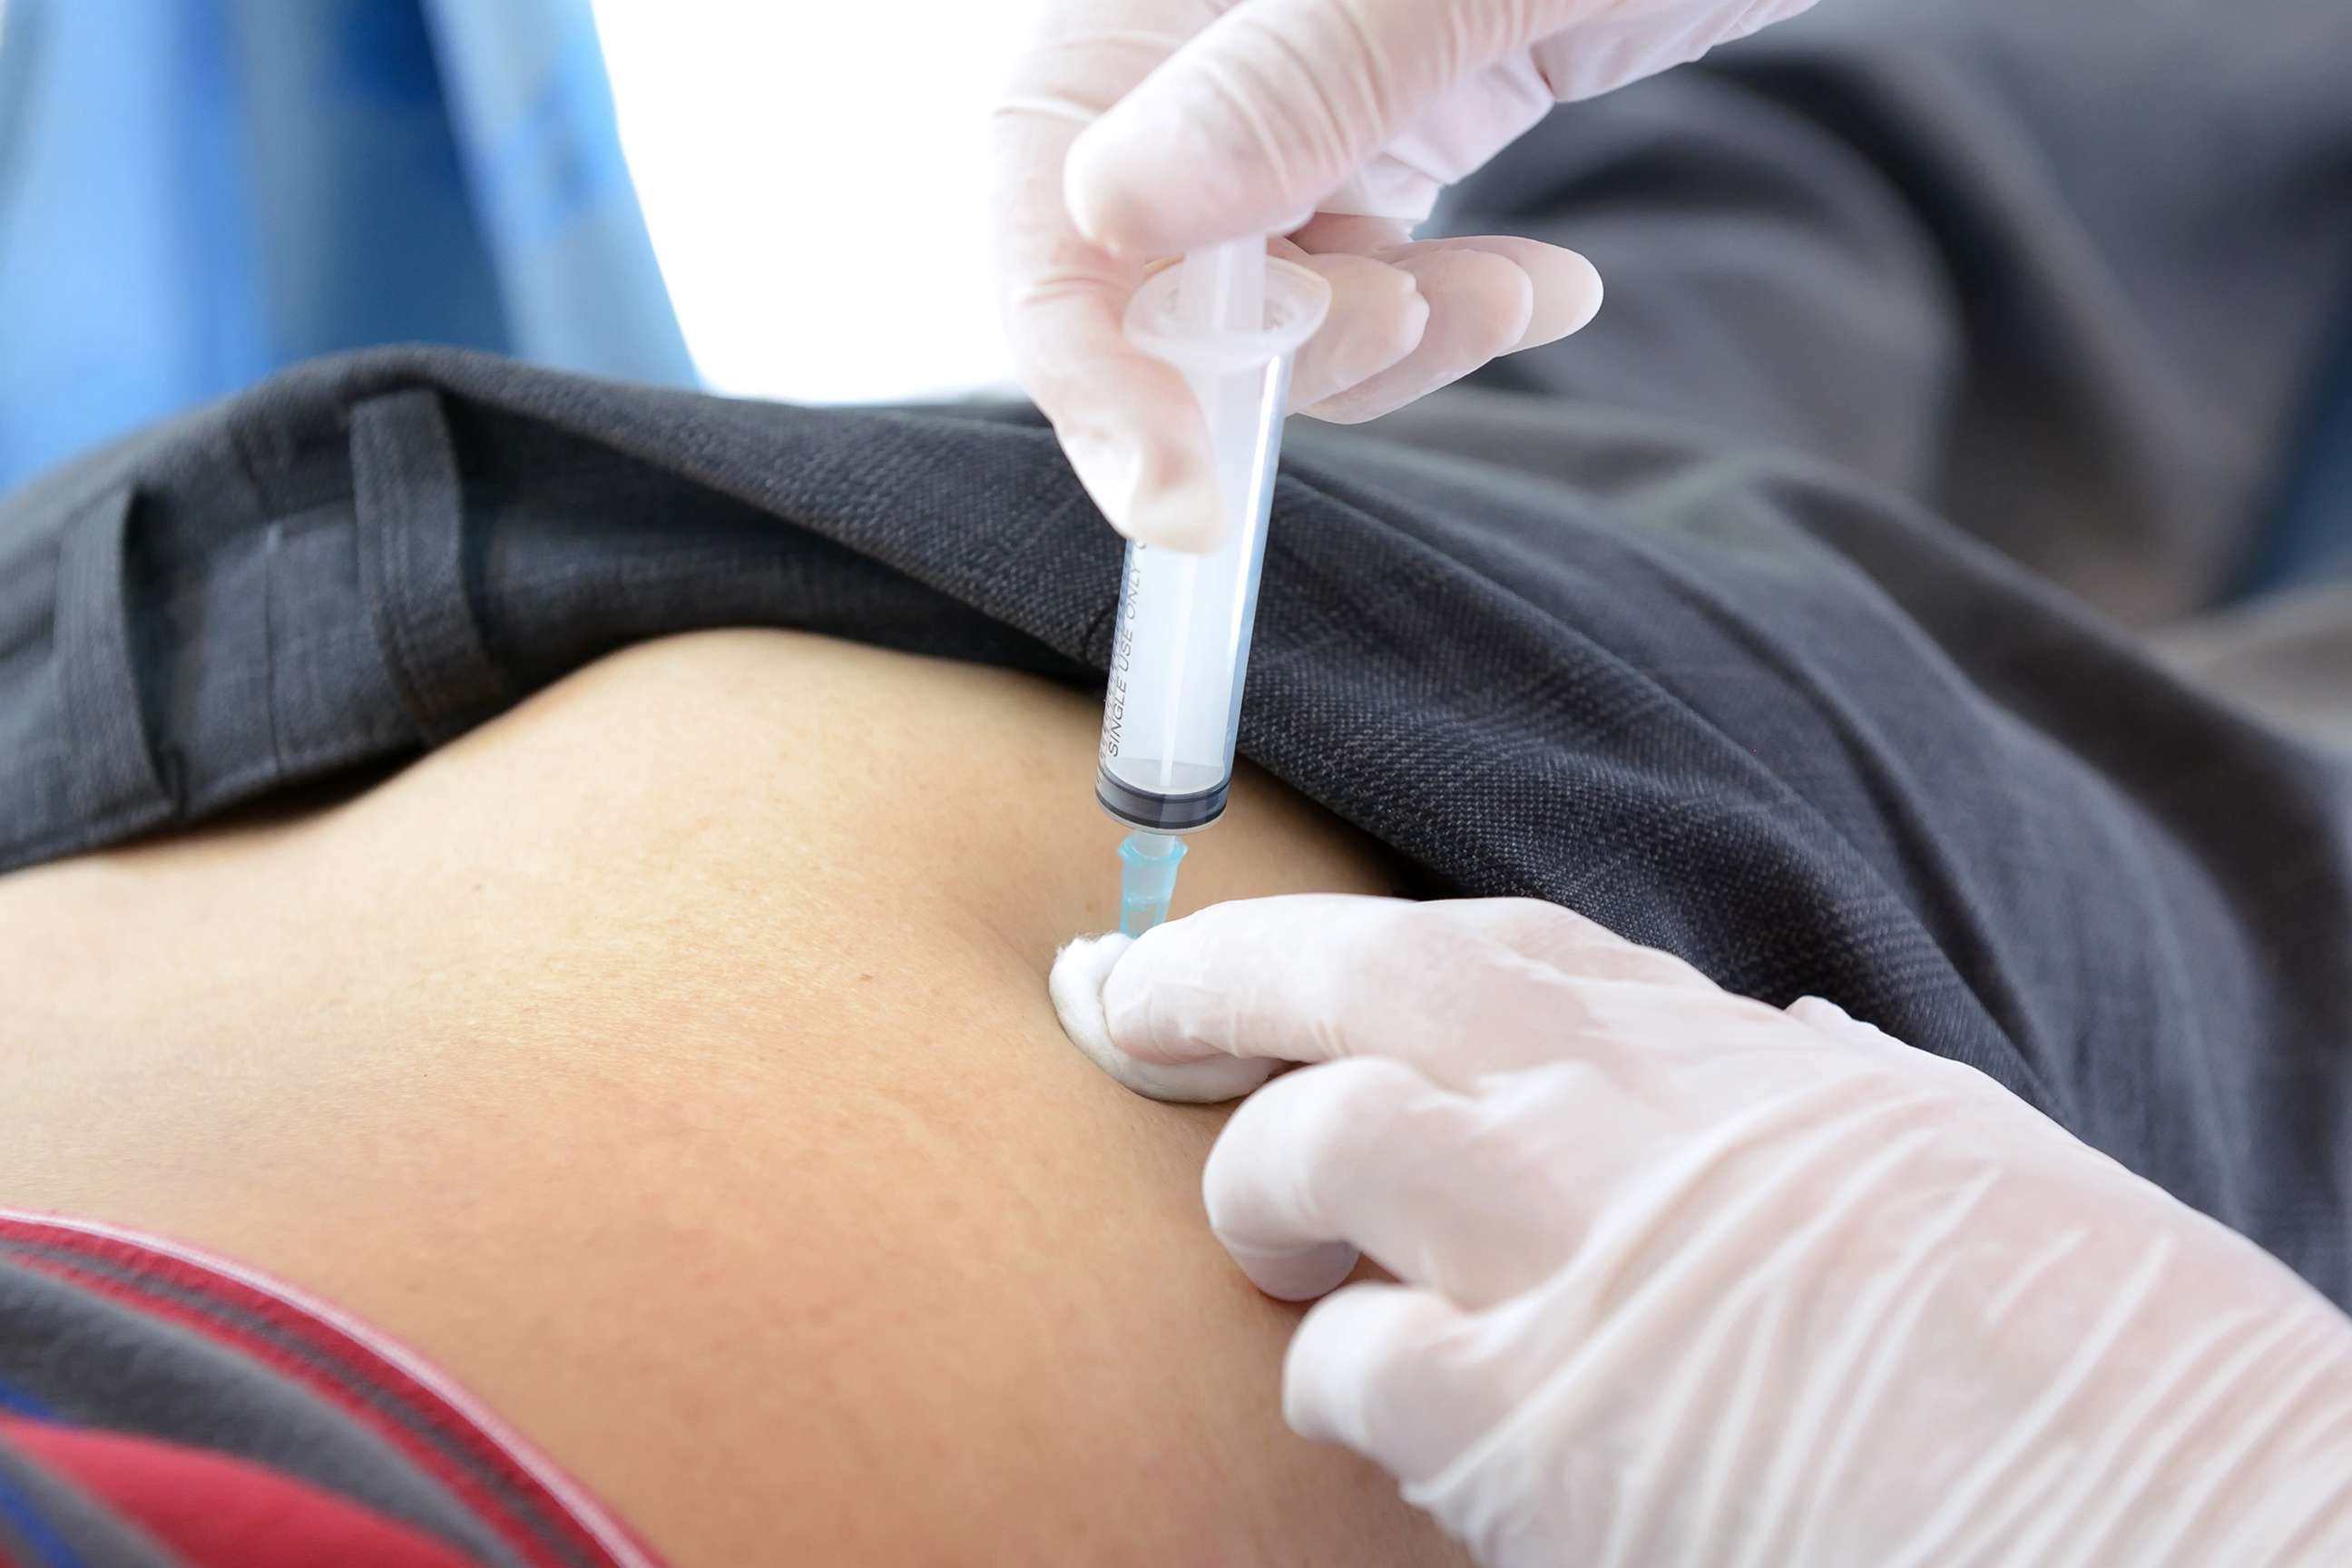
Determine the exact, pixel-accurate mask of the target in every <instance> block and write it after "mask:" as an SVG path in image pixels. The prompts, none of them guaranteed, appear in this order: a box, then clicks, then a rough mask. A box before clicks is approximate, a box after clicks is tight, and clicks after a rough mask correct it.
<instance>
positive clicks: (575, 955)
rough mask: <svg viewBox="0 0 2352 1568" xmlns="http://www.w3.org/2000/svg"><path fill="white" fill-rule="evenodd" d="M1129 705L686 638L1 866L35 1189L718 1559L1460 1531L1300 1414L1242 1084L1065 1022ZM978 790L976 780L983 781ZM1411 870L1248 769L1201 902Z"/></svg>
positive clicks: (9, 1162)
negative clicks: (242, 1265)
mask: <svg viewBox="0 0 2352 1568" xmlns="http://www.w3.org/2000/svg"><path fill="white" fill-rule="evenodd" d="M1098 720H1099V710H1098V709H1097V708H1096V707H1095V705H1093V704H1092V703H1090V702H1088V701H1087V700H1086V699H1085V698H1083V697H1082V696H1079V695H1076V694H1073V693H1070V692H1066V691H1064V690H1061V689H1056V688H1054V687H1052V686H1050V685H1047V684H1045V683H1044V682H1040V681H1036V680H1033V679H1028V678H1025V677H1021V676H1016V675H1012V674H1007V673H1004V672H1001V671H990V670H983V669H978V668H969V667H962V666H955V665H946V664H940V663H935V662H931V661H926V660H920V659H915V658H908V657H905V656H900V655H893V654H887V653H882V652H877V651H875V650H872V649H866V648H859V647H851V646H848V645H845V644H839V643H833V642H828V641H824V640H822V639H818V638H813V637H797V636H792V635H788V634H782V633H772V632H730V633H719V634H709V635H704V636H698V637H687V638H679V639H675V640H672V641H669V642H665V643H657V644H651V645H646V646H645V647H639V648H635V649H632V650H630V651H628V652H626V653H624V654H621V655H618V656H616V657H614V658H610V659H607V660H605V661H604V662H603V663H601V664H599V665H597V666H594V667H593V668H590V669H588V670H585V671H583V672H582V673H581V674H579V675H577V676H575V677H573V678H572V679H570V680H567V681H565V682H563V683H562V684H561V685H560V686H558V687H556V688H554V689H551V690H549V691H547V692H545V693H542V694H541V696H540V697H538V698H536V699H534V700H532V701H530V702H529V703H527V704H525V705H524V706H523V707H521V708H520V709H519V710H516V711H515V712H513V713H511V714H509V715H508V716H507V717H505V718H503V719H500V720H499V721H496V722H494V723H492V724H490V725H488V726H486V727H484V728H483V729H482V730H481V731H478V732H476V733H475V734H473V735H471V736H468V737H467V738H466V739H465V740H463V741H461V742H458V743H457V744H456V745H454V746H451V747H449V748H447V749H446V750H445V751H443V752H439V753H436V755H434V756H432V757H430V758H428V759H426V760H425V761H424V762H422V763H417V764H416V765H415V766H413V767H411V768H409V769H407V770H405V771H404V772H403V773H399V774H397V775H395V776H394V777H393V778H391V779H390V780H388V781H386V782H384V783H383V784H379V785H377V786H376V787H374V788H373V789H371V790H369V791H367V792H366V793H364V794H362V795H358V796H356V797H354V798H352V799H351V800H348V801H345V802H343V803H341V804H339V805H331V806H329V807H326V808H323V809H320V810H316V811H313V812H310V813H308V814H306V815H303V816H298V817H294V818H291V819H288V820H280V821H276V822H269V823H255V824H247V825H244V826H236V827H232V828H225V829H218V830H214V831H209V832H205V833H199V834H193V835H187V836H184V837H179V838H176V839H173V840H169V841H165V842H162V843H158V844H154V845H151V846H145V847H137V848H133V849H129V850H124V851H120V852H116V853H111V854H107V855H100V856H93V857H87V858H82V859H79V860H76V861H71V862H68V863H65V864H62V865H58V866H55V867H48V868H39V869H37V870H34V871H30V872H25V873H20V874H18V875H16V876H14V877H10V878H6V879H0V995H5V996H7V997H9V998H11V1005H10V1007H9V1008H8V1009H7V1015H6V1017H5V1021H0V1104H5V1105H6V1106H7V1107H8V1108H9V1110H8V1112H7V1116H6V1131H7V1137H6V1138H5V1140H0V1203H7V1204H12V1205H22V1206H27V1207H34V1208H45V1209H51V1210H56V1211H58V1212H61V1213H68V1214H73V1215H83V1216H86V1217H91V1218H97V1219H103V1220H108V1221H112V1222H115V1223H119V1224H126V1225H131V1226H141V1227H144V1228H148V1229H152V1230H154V1231H159V1232H162V1233H163V1234H166V1235H170V1236H174V1237H182V1238H184V1239H186V1240H189V1241H192V1242H194V1243H196V1244H198V1245H201V1246H204V1247H210V1248H213V1249H215V1250H217V1251H220V1252H223V1253H225V1254H226V1255H228V1256H230V1257H233V1258H238V1259H241V1260H244V1261H246V1262H248V1263H252V1264H255V1265H257V1266H259V1267H261V1268H266V1269H268V1270H270V1271H271V1272H274V1273H276V1274H278V1275H279V1276H281V1277H282V1278H285V1279H289V1280H291V1281H293V1282H294V1283H296V1284H298V1285H300V1286H303V1287H305V1288H307V1289H310V1290H313V1291H315V1292H317V1293H319V1294H320V1295H322V1296H324V1297H326V1298H327V1299H329V1300H333V1301H335V1302H337V1303H339V1304H341V1305H342V1306H345V1307H347V1308H349V1309H351V1310H354V1311H356V1312H357V1313H359V1314H360V1315H361V1316H362V1317H364V1318H367V1319H369V1320H370V1321H373V1322H374V1323H376V1324H377V1325H379V1326H381V1327H383V1329H385V1330H387V1331H390V1332H392V1333H394V1334H395V1335H397V1336H398V1337H400V1338H402V1339H404V1340H405V1341H407V1342H409V1343H411V1344H413V1345H415V1346H416V1347H417V1348H418V1349H419V1350H421V1351H422V1352H425V1354H426V1355H428V1356H430V1357H431V1358H433V1359H434V1360H435V1361H436V1362H438V1363H440V1364H442V1365H443V1366H444V1367H446V1368H447V1369H448V1370H449V1371H450V1372H452V1373H455V1374H456V1375H457V1377H458V1378H459V1379H460V1380H461V1381H462V1382H464V1383H466V1384H467V1385H468V1386H469V1387H470V1388H471V1389H472V1390H473V1391H474V1392H475V1393H476V1394H478V1395H480V1396H481V1397H483V1398H484V1399H486V1400H487V1401H488V1403H489V1404H490V1405H492V1407H494V1408H495V1409H497V1410H498V1411H499V1412H500V1414H501V1415H504V1416H505V1417H507V1418H508V1419H509V1420H510V1421H512V1422H513V1423H514V1424H515V1425H516V1426H519V1427H520V1429H521V1430H522V1431H523V1432H524V1433H525V1434H526V1435H528V1436H530V1437H531V1438H532V1439H533V1440H534V1441H536V1442H537V1443H539V1444H540V1445H541V1446H542V1447H545V1448H547V1449H548V1450H549V1451H550V1452H551V1453H552V1454H553V1455H554V1456H555V1457H556V1458H558V1459H559V1460H561V1461H562V1463H564V1464H565V1465H566V1466H567V1467H568V1468H570V1469H571V1470H572V1472H573V1473H574V1474H575V1475H577V1476H578V1477H580V1478H581V1479H583V1481H585V1482H586V1483H587V1484H588V1486H589V1487H590V1489H593V1491H595V1492H596V1493H597V1494H598V1495H599V1496H601V1497H602V1498H603V1499H604V1500H606V1501H607V1502H608V1503H609V1504H610V1505H612V1506H613V1507H614V1509H616V1510H618V1511H619V1512H620V1513H621V1514H622V1515H624V1516H625V1518H627V1519H628V1520H629V1521H631V1522H632V1523H633V1524H634V1525H635V1526H636V1527H637V1528H638V1529H639V1530H641V1531H643V1532H644V1533H646V1535H647V1536H648V1537H649V1538H650V1539H651V1540H652V1541H653V1542H654V1543H655V1544H656V1546H657V1547H658V1548H659V1549H661V1550H662V1551H663V1552H666V1553H667V1554H668V1555H669V1556H670V1557H671V1559H672V1560H673V1561H674V1562H676V1563H679V1564H682V1565H687V1568H694V1565H698V1564H704V1563H709V1564H736V1563H755V1562H837V1563H910V1562H935V1561H946V1560H950V1559H952V1560H956V1561H1006V1562H1013V1561H1018V1562H1024V1563H1036V1562H1056V1563H1060V1562H1068V1563H1077V1562H1085V1563H1110V1562H1135V1563H1243V1562H1251V1563H1257V1562H1263V1563H1335V1564H1337V1563H1348V1564H1354V1563H1424V1562H1455V1561H1460V1559H1459V1557H1458V1556H1457V1555H1456V1554H1455V1553H1454V1551H1453V1549H1452V1548H1451V1547H1450V1546H1449V1545H1448V1544H1447V1543H1445V1542H1444V1541H1443V1540H1442V1538H1440V1537H1439V1536H1438V1534H1437V1533H1436V1531H1434V1529H1433V1527H1432V1526H1431V1525H1429V1523H1428V1522H1427V1521H1425V1520H1424V1519H1423V1518H1422V1517H1421V1516H1420V1515H1418V1514H1416V1513H1415V1512H1413V1511H1412V1510H1410V1509H1408V1508H1407V1507H1405V1505H1404V1504H1402V1502H1401V1501H1400V1500H1398V1499H1397V1497H1396V1494H1395V1488H1394V1485H1393V1483H1391V1481H1389V1480H1388V1479H1386V1478H1385V1477H1383V1476H1381V1475H1380V1474H1379V1473H1378V1472H1376V1471H1374V1470H1372V1469H1370V1468H1368V1467H1366V1466H1364V1465H1362V1464H1360V1462H1358V1461H1356V1460H1355V1459H1353V1458H1350V1457H1349V1456H1347V1455H1345V1454H1343V1453H1341V1452H1339V1451H1338V1450H1336V1449H1331V1448H1327V1447H1312V1446H1309V1445H1307V1444H1305V1443H1302V1442H1299V1441H1298V1440H1297V1439H1296V1438H1294V1437H1292V1436H1290V1435H1289V1434H1288V1433H1287V1432H1286V1430H1284V1428H1283V1427H1282V1425H1281V1421H1280V1415H1279V1410H1278V1405H1277V1399H1278V1389H1279V1366H1280V1359H1281V1352H1282V1348H1283V1345H1284V1343H1285V1342H1286V1339H1287V1336H1288V1332H1289V1330H1290V1328H1291V1326H1292V1324H1293V1323H1294V1322H1295V1321H1296V1313H1295V1312H1294V1311H1293V1310H1291V1309H1287V1308H1284V1307H1281V1306H1277V1305H1276V1304H1275V1303H1273V1302H1270V1301H1267V1300H1265V1299H1263V1298H1261V1297H1259V1296H1258V1295H1257V1294H1256V1293H1255V1291H1253V1290H1252V1289H1250V1288H1249V1286H1248V1285H1247V1284H1246V1283H1245V1282H1244V1280H1243V1279H1242V1278H1241V1276H1240V1275H1239V1274H1238V1273H1236V1272H1235V1271H1234V1269H1233V1268H1232V1267H1231V1266H1230V1264H1229V1263H1228V1262H1227V1261H1226V1259H1225V1258H1224V1257H1223V1254H1222V1253H1221V1252H1220V1251H1219V1250H1218V1248H1217V1247H1216V1246H1215V1244H1214V1242H1213V1240H1212V1239H1211V1237H1209V1235H1208V1232H1207V1228H1206V1226H1204V1225H1203V1224H1202V1219H1201V1215H1200V1201H1199V1195H1198V1181H1199V1173H1200V1167H1201V1162H1202V1157H1203V1155H1204V1154H1205V1152H1206V1150H1207V1148H1208V1145H1209V1142H1210V1141H1211V1139H1212V1138H1213V1136H1214V1134H1215V1131H1216V1129H1217V1127H1218V1126H1219V1125H1220V1123H1221V1121H1222V1112H1218V1111H1213V1110H1183V1109H1176V1108H1171V1107H1167V1106H1160V1105H1154V1104H1150V1103H1149V1102H1146V1101H1143V1100H1137V1099H1135V1098H1133V1097H1132V1096H1130V1095H1129V1094H1128V1093H1127V1092H1126V1091H1125V1090H1123V1089H1119V1088H1118V1086H1116V1085H1115V1084H1113V1083H1111V1082H1110V1081H1109V1080H1108V1079H1105V1078H1104V1077H1102V1076H1101V1075H1100V1074H1099V1073H1098V1072H1097V1070H1096V1069H1095V1068H1093V1067H1091V1066H1090V1065H1089V1064H1088V1063H1087V1062H1086V1061H1085V1059H1084V1058H1081V1057H1079V1056H1078V1055H1077V1053H1076V1051H1075V1050H1074V1049H1072V1048H1071V1047H1069V1045H1068V1044H1067V1043H1066V1041H1064V1040H1063V1038H1062V1037H1061V1034H1060V1030H1059V1028H1058V1026H1056V1025H1055V1021H1054V1018H1053V1015H1052V1012H1051V1009H1050V1007H1049V1006H1048V1005H1047V1003H1046V1000H1045V984H1044V974H1045V966H1046V964H1047V963H1048V961H1049V960H1050V957H1051V955H1052V952H1053V950H1054V948H1055V945H1056V944H1057V943H1058V942H1061V941H1063V940H1066V938H1067V937H1068V936H1069V935H1071V934H1072V933H1074V932H1076V931H1081V930H1098V929H1101V928H1103V927H1104V926H1106V925H1108V924H1109V923H1110V922H1111V921H1112V919H1113V913H1114V910H1115V908H1116V902H1117V899H1116V876H1115V862H1114V859H1113V855H1112V850H1113V847H1114V846H1115V845H1116V843H1117V840H1118V830H1117V828H1116V827H1115V826H1113V825H1112V824H1110V823H1109V822H1108V821H1106V820H1104V819H1103V818H1101V817H1100V816H1098V815H1097V813H1095V811H1094V810H1093V809H1092V807H1091V806H1090V805H1088V804H1087V801H1086V797H1085V791H1086V788H1087V779H1088V778H1089V776H1090V770H1091V757H1090V752H1091V748H1092V746H1093V742H1094V731H1095V727H1096V725H1097V722H1098ZM950 786H952V790H951V792H950ZM1303 889H1333V890H1344V891H1372V892H1378V891H1387V890H1389V886H1388V883H1387V881H1386V879H1385V878H1384V872H1383V868H1382V866H1381V861H1380V859H1379V858H1378V856H1377V855H1376V854H1375V853H1374V852H1373V851H1372V850H1371V848H1370V847H1369V846H1368V845H1367V844H1366V843H1365V842H1364V841H1362V840H1361V839H1360V838H1358V837H1355V836H1354V835H1352V834H1350V833H1349V832H1348V831H1347V830H1345V829H1344V828H1342V827H1340V826H1339V825H1338V824H1336V823H1334V822H1332V821H1331V820H1330V819H1329V818H1328V817H1327V816H1323V815H1321V814H1320V813H1318V812H1317V811H1315V810H1314V809H1313V808H1312V807H1310V806H1308V805H1306V804H1305V803H1303V802H1301V801H1299V800H1298V799H1297V797H1295V796H1293V795H1289V794H1287V792H1286V791H1284V790H1282V789H1281V788H1280V787H1279V786H1276V785H1275V784H1271V783H1270V782H1269V781H1267V780H1265V779H1264V778H1263V777H1262V776H1258V775H1254V774H1251V775H1245V776H1244V779H1243V780H1242V781H1241V783H1240V784H1239V785H1238V787H1237V789H1236V792H1235V799H1234V808H1233V810H1232V812H1231V814H1230V816H1229V818H1228V820H1227V821H1226V822H1225V823H1224V824H1222V825H1220V826H1219V827H1218V828H1217V829H1216V830H1215V832H1214V834H1213V835H1212V836H1211V837H1209V838H1207V839H1205V840H1203V841H1202V846H1201V848H1200V851H1199V852H1198V853H1196V854H1195V855H1193V856H1192V858H1190V859H1189V860H1188V861H1187V863H1186V866H1185V868H1184V873H1183V877H1182V879H1181V883H1180V889H1179V897H1178V909H1179V910H1180V912H1181V910H1183V909H1186V908H1190V907H1193V906H1195V905H1197V904H1199V903H1202V902H1207V901H1210V900H1220V899H1226V898H1234V897H1244V896H1250V895H1255V894H1263V893H1271V892H1279V891H1291V890H1303Z"/></svg>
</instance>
